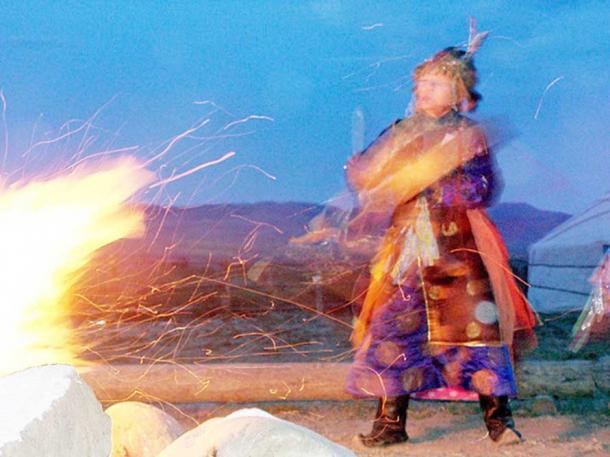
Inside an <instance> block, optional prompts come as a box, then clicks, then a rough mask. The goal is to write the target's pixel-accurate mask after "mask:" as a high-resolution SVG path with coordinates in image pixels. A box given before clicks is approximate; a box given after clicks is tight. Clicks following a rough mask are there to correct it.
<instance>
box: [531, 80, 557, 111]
mask: <svg viewBox="0 0 610 457" xmlns="http://www.w3.org/2000/svg"><path fill="white" fill-rule="evenodd" d="M563 78H564V77H563V76H559V77H557V78H555V79H554V80H553V81H551V82H550V83H549V84H548V85H547V86H546V88H545V89H544V92H543V93H542V96H541V97H540V101H539V102H538V107H537V108H536V113H535V114H534V119H535V120H538V114H540V109H541V108H542V102H543V101H544V96H545V95H546V93H547V92H548V91H549V89H550V88H551V87H553V86H554V85H555V84H557V83H558V82H559V81H561V80H562V79H563Z"/></svg>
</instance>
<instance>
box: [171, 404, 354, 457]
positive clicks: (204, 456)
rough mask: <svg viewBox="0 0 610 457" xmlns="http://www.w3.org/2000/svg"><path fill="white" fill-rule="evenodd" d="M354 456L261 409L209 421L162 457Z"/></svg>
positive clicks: (350, 452) (188, 433) (191, 432)
mask: <svg viewBox="0 0 610 457" xmlns="http://www.w3.org/2000/svg"><path fill="white" fill-rule="evenodd" d="M271 455H272V456H274V457H311V456H316V457H355V454H354V453H353V452H352V451H350V450H349V449H347V448H345V447H343V446H340V445H338V444H336V443H333V442H332V441H329V440H328V439H326V438H324V437H323V436H321V435H318V434H317V433H315V432H313V431H311V430H309V429H307V428H305V427H301V426H300V425H296V424H293V423H291V422H288V421H285V420H282V419H278V418H277V417H274V416H272V415H271V414H269V413H267V412H265V411H262V410H260V409H256V408H253V409H242V410H239V411H236V412H234V413H233V414H230V415H228V416H226V417H223V418H214V419H210V420H207V421H206V422H204V423H203V424H201V425H200V426H199V427H197V428H195V429H193V430H191V431H190V432H187V433H185V434H184V435H182V436H181V437H180V438H178V439H177V440H176V441H174V442H173V443H172V444H171V445H169V446H168V447H167V448H166V449H165V450H164V451H163V452H161V454H159V457H216V456H248V457H268V456H271Z"/></svg>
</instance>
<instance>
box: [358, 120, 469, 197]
mask: <svg viewBox="0 0 610 457" xmlns="http://www.w3.org/2000/svg"><path fill="white" fill-rule="evenodd" d="M475 128H476V127H467V128H465V129H461V130H455V129H454V130H450V131H448V132H447V133H446V135H445V136H444V137H443V138H441V139H440V140H439V141H438V142H437V143H436V144H434V145H433V146H431V147H429V148H428V149H427V150H426V151H423V152H421V153H417V154H410V153H408V151H406V153H405V151H398V152H397V153H395V154H394V156H393V160H392V162H391V167H386V169H385V172H386V174H385V176H383V177H382V178H381V179H379V182H378V183H374V184H375V185H374V186H364V187H363V188H362V189H361V190H360V192H359V197H360V200H361V202H362V203H363V204H364V205H369V206H371V205H372V206H375V207H380V208H392V207H396V206H397V205H399V204H401V203H403V202H405V201H408V200H410V199H412V198H413V197H415V196H417V195H418V194H419V193H421V192H423V191H424V190H425V189H426V188H428V187H430V186H431V185H433V184H434V183H436V182H438V181H439V180H440V179H442V178H443V177H445V176H447V175H449V174H450V173H451V172H453V171H454V170H456V169H458V168H459V167H461V166H462V165H464V164H465V163H467V162H468V161H470V160H471V159H472V158H473V157H474V156H475V155H476V154H477V152H478V150H477V149H474V148H470V147H465V146H467V145H468V144H470V142H471V136H472V135H474V134H475V133H474V130H473V129H475Z"/></svg>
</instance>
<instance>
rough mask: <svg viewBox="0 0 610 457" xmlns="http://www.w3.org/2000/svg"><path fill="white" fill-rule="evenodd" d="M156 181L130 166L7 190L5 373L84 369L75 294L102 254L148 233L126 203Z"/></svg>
mask: <svg viewBox="0 0 610 457" xmlns="http://www.w3.org/2000/svg"><path fill="white" fill-rule="evenodd" d="M151 179H152V174H151V173H150V172H148V171H146V170H145V169H143V168H142V167H141V166H140V165H139V164H138V163H137V162H136V161H135V160H133V159H123V160H120V161H116V162H113V163H112V164H110V165H106V166H104V167H102V168H99V169H97V170H95V171H85V170H78V171H74V172H72V173H70V174H69V175H67V176H62V177H59V178H54V179H51V180H47V181H35V182H31V183H29V184H27V185H24V184H20V185H13V186H10V187H9V188H5V189H2V188H0V278H1V284H2V287H1V288H0V294H1V298H0V338H1V344H0V373H2V372H10V371H14V370H17V369H21V368H24V367H27V366H32V365H39V364H44V363H74V362H77V355H76V354H77V346H76V343H75V341H74V340H73V337H72V332H71V329H70V323H69V317H68V309H67V308H68V306H67V301H66V296H67V293H68V291H69V289H70V287H71V286H72V285H73V284H74V282H75V280H76V279H77V276H78V275H77V273H78V272H79V270H81V269H82V268H83V267H84V266H85V265H86V263H87V262H88V261H89V259H90V257H91V255H92V254H93V252H94V251H95V250H96V249H98V248H100V247H102V246H104V245H106V244H108V243H111V242H112V241H114V240H117V239H119V238H125V237H131V236H137V235H140V234H141V233H142V231H143V228H144V224H143V213H142V212H141V211H137V210H133V209H129V208H128V207H127V206H126V204H125V202H126V200H127V199H128V198H129V197H130V196H131V195H132V194H134V193H135V192H136V191H137V190H138V189H140V188H141V187H142V186H144V185H146V184H147V183H149V182H150V181H151Z"/></svg>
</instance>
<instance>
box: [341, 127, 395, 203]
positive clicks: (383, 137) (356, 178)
mask: <svg viewBox="0 0 610 457" xmlns="http://www.w3.org/2000/svg"><path fill="white" fill-rule="evenodd" d="M398 122H399V121H395V122H394V123H393V124H392V125H390V126H389V127H387V128H386V129H385V130H383V131H382V132H381V133H380V134H379V136H378V137H377V138H376V139H375V141H373V142H372V143H371V144H370V145H369V146H368V147H367V148H366V149H365V150H364V151H362V152H359V153H357V154H354V155H353V156H352V157H351V158H350V159H349V160H348V162H347V164H346V165H345V167H344V168H345V174H346V179H347V183H348V184H349V186H350V187H351V189H352V190H353V191H354V192H356V193H360V192H362V191H363V190H364V189H366V188H367V187H370V186H371V185H372V183H373V182H374V181H375V180H377V179H378V176H379V175H380V174H381V173H383V169H384V168H385V167H386V166H387V164H388V162H389V161H390V160H391V157H392V155H393V152H394V143H395V141H394V134H395V132H394V129H395V126H396V124H398Z"/></svg>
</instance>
